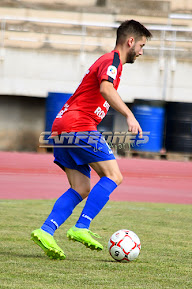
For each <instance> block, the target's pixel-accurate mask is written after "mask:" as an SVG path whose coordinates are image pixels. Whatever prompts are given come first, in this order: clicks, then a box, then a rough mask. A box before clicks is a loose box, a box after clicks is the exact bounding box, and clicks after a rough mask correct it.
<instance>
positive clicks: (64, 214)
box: [31, 168, 90, 259]
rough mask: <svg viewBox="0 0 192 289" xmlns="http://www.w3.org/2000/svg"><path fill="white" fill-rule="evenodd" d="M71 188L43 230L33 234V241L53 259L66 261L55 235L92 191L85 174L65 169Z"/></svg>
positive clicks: (61, 198) (55, 205)
mask: <svg viewBox="0 0 192 289" xmlns="http://www.w3.org/2000/svg"><path fill="white" fill-rule="evenodd" d="M65 172H66V174H67V177H68V180H69V183H70V185H71V188H70V189H69V190H67V191H66V192H65V193H64V194H63V195H62V196H61V197H60V198H59V199H58V200H57V201H56V202H55V204H54V206H53V209H52V211H51V213H50V215H49V216H48V218H47V219H46V221H45V222H44V224H43V226H42V227H41V229H37V230H35V231H33V232H32V233H31V238H32V240H33V241H34V242H35V243H36V244H38V245H39V246H40V247H41V248H42V249H43V250H44V252H45V253H46V255H47V256H49V257H50V258H52V259H65V254H64V252H63V250H62V249H61V248H60V247H59V246H58V245H57V244H56V242H55V240H54V238H53V234H54V232H55V230H56V229H57V228H58V227H59V226H61V225H62V224H63V223H64V222H65V220H66V219H67V218H68V217H69V216H70V215H71V214H72V211H73V209H74V208H75V207H76V206H77V205H78V204H79V203H80V202H81V201H82V200H83V199H84V198H85V197H87V195H88V193H89V191H90V179H89V177H88V176H86V175H84V174H83V173H81V172H79V171H77V170H74V169H68V168H65Z"/></svg>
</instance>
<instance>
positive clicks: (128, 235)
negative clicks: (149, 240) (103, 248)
mask: <svg viewBox="0 0 192 289" xmlns="http://www.w3.org/2000/svg"><path fill="white" fill-rule="evenodd" d="M108 249H109V253H110V255H111V256H112V257H113V259H115V260H116V261H119V262H129V261H133V260H134V259H136V258H137V257H138V256H139V253H140V250H141V243H140V240H139V237H138V236H137V235H136V234H135V233H134V232H132V231H130V230H125V229H122V230H119V231H117V232H115V233H114V234H113V235H112V236H111V238H110V239H109V242H108Z"/></svg>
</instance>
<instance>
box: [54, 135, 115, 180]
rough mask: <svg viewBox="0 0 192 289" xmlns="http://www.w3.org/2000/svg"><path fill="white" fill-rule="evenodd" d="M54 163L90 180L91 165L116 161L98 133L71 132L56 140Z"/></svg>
mask: <svg viewBox="0 0 192 289" xmlns="http://www.w3.org/2000/svg"><path fill="white" fill-rule="evenodd" d="M54 157H55V159H54V162H55V163H56V164H57V165H58V166H59V167H61V168H62V169H63V170H65V167H66V168H69V169H73V170H78V171H79V172H81V173H82V174H84V175H86V176H87V177H89V178H90V171H91V169H90V166H89V163H94V162H100V161H107V160H114V159H115V156H114V154H113V152H112V150H111V148H110V147H109V145H108V144H107V143H106V141H105V139H104V137H103V136H102V134H101V133H100V132H98V131H87V132H70V133H65V134H62V135H60V136H59V139H58V138H57V141H56V140H55V139H54Z"/></svg>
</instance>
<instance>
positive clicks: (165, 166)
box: [0, 152, 192, 204]
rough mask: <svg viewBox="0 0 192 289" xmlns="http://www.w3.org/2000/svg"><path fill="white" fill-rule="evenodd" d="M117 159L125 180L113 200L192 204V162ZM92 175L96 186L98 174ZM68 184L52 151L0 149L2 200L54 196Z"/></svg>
mask: <svg viewBox="0 0 192 289" xmlns="http://www.w3.org/2000/svg"><path fill="white" fill-rule="evenodd" d="M117 161H118V163H119V166H120V169H121V172H122V174H123V176H124V180H123V183H122V184H121V185H120V186H119V187H118V188H117V189H116V190H115V191H114V192H113V193H112V195H111V200H114V201H136V202H157V203H180V204H192V162H171V161H166V160H165V161H164V160H146V159H125V158H122V159H118V160H117ZM91 174H92V179H91V184H92V186H93V185H94V184H95V183H96V182H97V180H98V177H97V175H96V173H95V172H93V171H92V173H91ZM68 187H69V185H68V181H67V178H66V175H65V173H63V171H62V170H61V169H60V168H59V167H58V166H57V165H55V164H54V163H53V156H52V154H38V153H18V152H0V199H52V198H57V197H59V196H60V195H61V194H63V192H65V191H66V190H67V189H68Z"/></svg>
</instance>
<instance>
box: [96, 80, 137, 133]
mask: <svg viewBox="0 0 192 289" xmlns="http://www.w3.org/2000/svg"><path fill="white" fill-rule="evenodd" d="M100 93H101V95H102V96H103V97H104V98H105V99H106V100H107V102H108V103H109V104H110V106H111V107H112V108H114V109H115V110H117V111H118V112H120V113H121V114H122V115H124V116H125V117H126V120H127V125H128V131H130V132H132V133H134V134H137V133H138V132H139V136H140V137H142V129H141V127H140V125H139V123H138V121H137V120H136V119H135V117H134V115H133V113H132V112H131V110H130V109H129V108H128V107H127V106H126V104H125V103H124V102H123V101H122V99H121V97H120V95H119V94H118V92H117V91H116V89H115V88H114V87H113V83H111V82H109V81H107V80H103V81H102V82H101V84H100Z"/></svg>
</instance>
